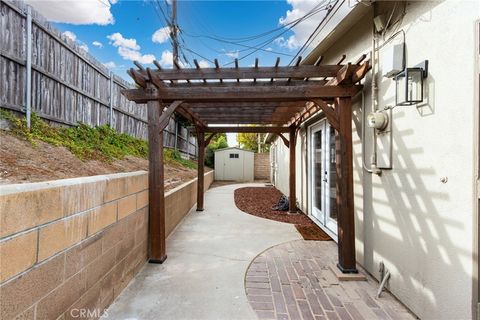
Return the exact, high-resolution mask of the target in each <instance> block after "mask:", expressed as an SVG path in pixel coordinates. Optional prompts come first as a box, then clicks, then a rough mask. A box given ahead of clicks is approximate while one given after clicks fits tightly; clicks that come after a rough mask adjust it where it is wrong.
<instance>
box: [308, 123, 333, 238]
mask: <svg viewBox="0 0 480 320" xmlns="http://www.w3.org/2000/svg"><path fill="white" fill-rule="evenodd" d="M309 140H310V141H309V169H310V171H309V177H310V178H309V191H310V197H309V199H310V201H309V202H310V203H309V208H310V211H309V212H310V215H311V216H312V217H313V220H314V221H315V222H317V224H319V225H320V227H322V229H324V230H325V231H328V233H329V234H331V235H332V234H333V235H336V234H337V202H336V186H335V184H336V170H335V130H334V129H333V127H331V126H330V125H329V124H328V122H327V121H326V120H321V121H320V122H318V123H316V124H314V125H313V126H311V127H310V128H309Z"/></svg>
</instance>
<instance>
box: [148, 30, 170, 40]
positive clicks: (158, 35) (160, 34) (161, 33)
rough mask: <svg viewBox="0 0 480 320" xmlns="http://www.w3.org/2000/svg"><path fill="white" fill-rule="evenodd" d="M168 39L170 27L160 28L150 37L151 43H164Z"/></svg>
mask: <svg viewBox="0 0 480 320" xmlns="http://www.w3.org/2000/svg"><path fill="white" fill-rule="evenodd" d="M168 39H170V27H163V28H160V29H158V30H157V31H155V33H154V34H153V35H152V41H153V42H155V43H165V42H167V41H168Z"/></svg>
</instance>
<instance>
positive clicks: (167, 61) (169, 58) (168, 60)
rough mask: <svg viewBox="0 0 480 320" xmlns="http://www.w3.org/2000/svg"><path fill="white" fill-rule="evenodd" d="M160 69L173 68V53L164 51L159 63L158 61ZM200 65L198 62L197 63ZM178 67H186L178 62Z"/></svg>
mask: <svg viewBox="0 0 480 320" xmlns="http://www.w3.org/2000/svg"><path fill="white" fill-rule="evenodd" d="M158 62H159V63H160V65H161V66H162V67H165V68H169V67H171V66H173V53H172V51H170V50H164V51H163V52H162V56H161V58H160V61H158ZM199 63H200V62H199ZM178 64H179V65H180V67H182V68H184V67H186V65H185V64H184V63H183V62H182V61H178Z"/></svg>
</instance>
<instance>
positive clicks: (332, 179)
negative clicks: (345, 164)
mask: <svg viewBox="0 0 480 320" xmlns="http://www.w3.org/2000/svg"><path fill="white" fill-rule="evenodd" d="M328 127H329V128H328V138H327V141H328V163H327V164H326V165H327V166H328V168H327V169H326V170H327V172H328V179H327V181H328V182H327V185H326V186H325V187H326V188H328V195H327V196H328V199H327V201H328V210H327V211H328V214H327V222H326V225H327V227H328V228H329V229H330V230H331V231H333V232H334V233H337V215H338V210H337V189H336V183H337V170H336V163H337V161H336V150H335V129H334V128H333V127H331V126H328Z"/></svg>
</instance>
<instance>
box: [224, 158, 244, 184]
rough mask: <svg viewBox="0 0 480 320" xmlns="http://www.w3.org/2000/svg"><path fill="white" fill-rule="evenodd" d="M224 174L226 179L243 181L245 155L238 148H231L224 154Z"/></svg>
mask: <svg viewBox="0 0 480 320" xmlns="http://www.w3.org/2000/svg"><path fill="white" fill-rule="evenodd" d="M224 157H225V159H224V162H223V163H224V169H223V172H224V175H223V178H224V179H225V180H232V181H243V180H244V177H243V162H244V161H245V155H244V154H243V152H239V151H238V150H230V151H228V152H226V153H225V155H224Z"/></svg>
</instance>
